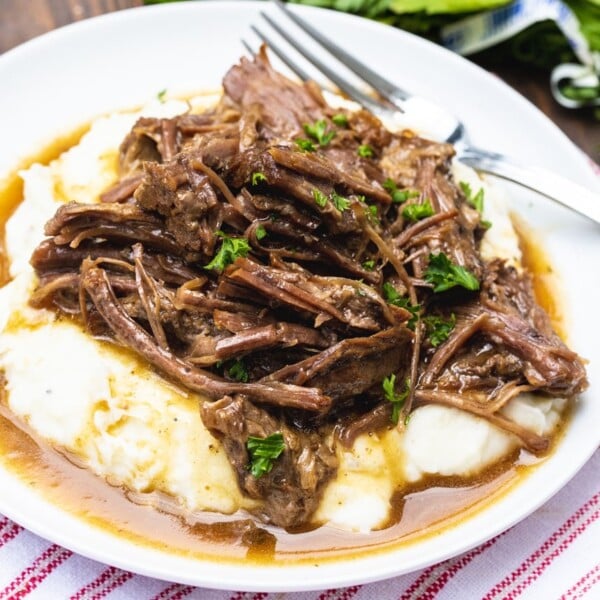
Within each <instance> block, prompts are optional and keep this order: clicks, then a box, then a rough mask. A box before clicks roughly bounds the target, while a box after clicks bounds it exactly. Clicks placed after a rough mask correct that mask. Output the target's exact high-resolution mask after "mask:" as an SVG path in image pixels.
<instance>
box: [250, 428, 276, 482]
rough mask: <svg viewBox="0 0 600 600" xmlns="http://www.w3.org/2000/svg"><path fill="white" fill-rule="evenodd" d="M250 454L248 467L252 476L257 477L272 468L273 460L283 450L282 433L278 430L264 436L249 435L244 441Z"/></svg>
mask: <svg viewBox="0 0 600 600" xmlns="http://www.w3.org/2000/svg"><path fill="white" fill-rule="evenodd" d="M246 448H247V449H248V453H249V454H250V463H249V465H248V468H249V469H250V473H252V476H253V477H256V479H258V478H259V477H262V476H263V475H264V474H265V473H269V472H270V471H271V469H272V468H273V462H274V461H275V460H276V459H278V458H279V456H280V455H281V453H282V452H283V451H284V450H285V442H284V441H283V435H282V434H281V433H279V432H277V433H272V434H271V435H269V436H267V437H266V438H259V437H254V436H250V437H249V438H248V441H247V442H246Z"/></svg>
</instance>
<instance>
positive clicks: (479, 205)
mask: <svg viewBox="0 0 600 600" xmlns="http://www.w3.org/2000/svg"><path fill="white" fill-rule="evenodd" d="M458 185H460V189H461V190H462V192H463V194H464V195H465V198H466V199H467V202H468V203H469V204H470V205H471V206H472V207H473V208H474V209H475V210H476V211H477V212H478V213H479V214H480V215H482V214H483V202H484V195H485V192H484V191H483V188H479V191H478V192H477V193H476V194H475V195H473V190H472V189H471V186H470V185H469V184H468V183H467V182H466V181H460V182H459V184H458ZM481 225H482V227H485V228H486V229H489V228H490V227H491V226H492V224H491V223H490V222H489V221H486V220H482V221H481Z"/></svg>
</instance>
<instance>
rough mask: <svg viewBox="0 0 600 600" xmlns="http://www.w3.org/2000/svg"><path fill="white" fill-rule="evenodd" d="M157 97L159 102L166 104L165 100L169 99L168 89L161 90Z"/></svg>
mask: <svg viewBox="0 0 600 600" xmlns="http://www.w3.org/2000/svg"><path fill="white" fill-rule="evenodd" d="M156 97H157V98H158V101H159V102H161V103H162V104H164V103H165V100H166V99H167V88H165V89H164V90H160V92H158V94H156Z"/></svg>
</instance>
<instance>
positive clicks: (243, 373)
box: [225, 358, 248, 383]
mask: <svg viewBox="0 0 600 600" xmlns="http://www.w3.org/2000/svg"><path fill="white" fill-rule="evenodd" d="M225 372H226V373H227V375H228V376H229V377H231V379H235V380H236V381H241V382H242V383H247V382H248V369H246V365H245V364H244V361H242V360H239V359H237V358H236V359H235V360H234V361H233V362H232V364H231V365H230V366H229V367H228V368H227V369H225Z"/></svg>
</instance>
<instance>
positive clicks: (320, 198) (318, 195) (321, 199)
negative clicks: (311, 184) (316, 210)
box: [312, 188, 327, 208]
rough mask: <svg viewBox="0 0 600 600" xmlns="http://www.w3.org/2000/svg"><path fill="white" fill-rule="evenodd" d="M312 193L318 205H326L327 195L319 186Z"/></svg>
mask: <svg viewBox="0 0 600 600" xmlns="http://www.w3.org/2000/svg"><path fill="white" fill-rule="evenodd" d="M312 193H313V198H314V199H315V202H316V203H317V206H320V207H321V208H324V207H325V205H326V204H327V196H326V195H325V194H324V193H323V192H322V191H321V190H318V189H317V188H315V189H314V190H313V192H312Z"/></svg>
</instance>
